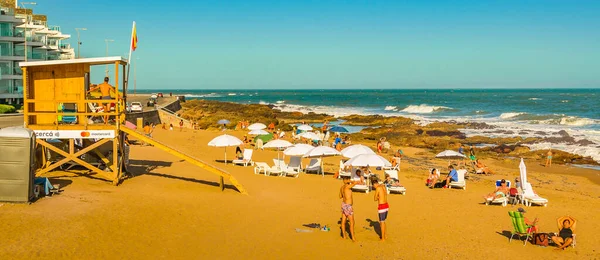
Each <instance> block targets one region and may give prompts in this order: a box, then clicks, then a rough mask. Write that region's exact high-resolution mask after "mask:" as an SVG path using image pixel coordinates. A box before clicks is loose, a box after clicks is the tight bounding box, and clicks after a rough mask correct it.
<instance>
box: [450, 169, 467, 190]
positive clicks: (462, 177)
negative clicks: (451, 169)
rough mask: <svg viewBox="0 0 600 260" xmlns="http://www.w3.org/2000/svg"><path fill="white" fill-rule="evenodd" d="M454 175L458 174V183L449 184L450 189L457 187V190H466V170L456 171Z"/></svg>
mask: <svg viewBox="0 0 600 260" xmlns="http://www.w3.org/2000/svg"><path fill="white" fill-rule="evenodd" d="M456 173H457V174H458V181H452V182H450V184H449V186H450V188H454V187H457V188H461V189H463V190H466V189H467V183H466V182H465V174H466V173H467V170H464V169H461V170H457V171H456Z"/></svg>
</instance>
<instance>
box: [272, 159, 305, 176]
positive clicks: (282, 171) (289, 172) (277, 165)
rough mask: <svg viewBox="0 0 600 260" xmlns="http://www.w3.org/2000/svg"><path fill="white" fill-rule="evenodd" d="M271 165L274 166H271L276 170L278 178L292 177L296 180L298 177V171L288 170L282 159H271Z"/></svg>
mask: <svg viewBox="0 0 600 260" xmlns="http://www.w3.org/2000/svg"><path fill="white" fill-rule="evenodd" d="M273 163H274V164H275V166H273V167H274V168H277V169H278V170H279V171H280V173H279V176H282V177H283V176H294V177H296V178H298V176H299V175H300V171H299V170H297V169H295V168H290V167H289V166H288V165H287V164H286V163H285V162H284V161H283V159H273Z"/></svg>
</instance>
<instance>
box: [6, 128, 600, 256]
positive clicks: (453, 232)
mask: <svg viewBox="0 0 600 260" xmlns="http://www.w3.org/2000/svg"><path fill="white" fill-rule="evenodd" d="M221 133H222V132H217V131H200V130H197V131H193V130H190V129H186V130H185V131H184V132H179V131H178V130H175V131H166V130H162V129H159V128H157V129H156V131H155V134H154V135H155V138H156V139H157V140H159V141H161V142H164V143H166V144H169V145H171V146H172V147H176V148H177V149H179V150H181V151H184V152H187V153H189V154H191V155H193V156H195V157H197V158H200V159H201V160H204V161H206V162H209V163H211V164H214V165H216V166H218V167H219V168H222V169H225V170H226V171H228V172H230V173H231V174H233V175H234V176H235V177H236V178H237V179H238V181H239V182H240V183H241V184H242V185H243V186H244V187H245V188H246V189H247V190H248V192H249V194H250V195H248V196H245V195H241V194H239V193H238V192H237V191H236V190H234V189H232V188H231V186H227V188H226V189H225V191H220V189H219V188H218V177H217V176H214V175H212V174H210V173H208V172H206V171H204V170H202V169H200V168H198V167H195V166H193V165H191V164H189V163H187V162H184V161H182V160H180V159H178V158H176V157H174V156H171V155H170V154H168V153H165V152H163V151H161V150H159V149H157V148H154V147H149V146H137V145H136V146H132V149H131V162H132V166H131V169H132V171H133V172H134V173H135V174H136V176H135V177H133V178H131V179H127V180H125V181H124V182H123V183H122V184H121V185H120V186H118V187H114V186H111V185H110V184H109V183H108V182H103V181H100V180H96V179H92V178H90V177H89V176H81V175H77V174H74V173H66V172H53V173H51V174H49V175H48V176H50V177H51V180H52V181H54V182H56V183H61V184H62V186H64V192H63V193H62V194H60V195H57V196H54V197H50V198H43V199H40V200H39V201H37V202H35V203H33V204H31V205H25V204H10V203H0V205H1V206H0V230H2V232H0V241H2V247H1V248H0V259H22V258H54V259H55V258H57V257H58V258H79V259H98V258H109V259H112V258H129V259H139V258H169V259H183V258H194V259H198V258H199V259H240V258H246V259H257V258H261V259H281V258H292V259H315V258H330V259H416V258H425V257H432V258H434V259H440V258H441V259H457V258H467V259H499V258H541V259H559V258H560V259H565V258H568V259H595V258H599V257H600V252H599V251H598V249H597V248H598V246H597V245H596V239H599V238H600V225H598V224H597V218H598V217H599V216H600V200H599V195H598V190H599V189H598V188H599V186H598V184H597V183H594V182H593V181H592V180H596V181H597V180H598V178H599V177H598V171H594V170H586V169H580V168H575V167H568V166H558V165H557V166H555V167H552V168H551V169H546V168H544V167H541V166H539V164H540V163H541V162H534V161H531V162H529V161H527V162H526V163H527V166H528V169H529V175H528V176H529V180H530V182H531V183H532V185H533V186H534V189H535V190H536V192H537V193H538V194H540V195H541V196H542V197H545V198H547V199H549V200H550V203H549V206H548V207H539V206H533V207H528V208H526V209H527V211H528V213H527V214H526V216H528V217H529V218H534V217H536V216H537V217H539V218H540V222H539V227H540V230H541V231H542V232H556V231H557V227H556V221H555V219H556V218H558V217H560V216H563V215H567V214H568V215H572V216H573V217H575V218H576V219H578V221H579V222H578V224H577V232H576V234H577V242H578V243H577V247H576V248H569V249H567V250H566V251H561V252H557V251H555V250H554V248H553V247H549V248H542V247H537V246H533V245H531V244H528V245H527V246H523V244H522V242H519V241H514V240H513V242H512V243H509V242H508V237H507V232H510V230H512V224H511V222H510V218H509V217H508V214H507V212H508V211H509V210H516V209H517V207H513V206H510V205H509V206H507V207H502V206H499V205H493V206H486V205H483V204H482V202H483V199H482V196H483V195H485V194H487V193H490V192H492V191H493V189H494V185H493V181H494V180H496V179H500V178H507V179H510V180H514V178H515V177H516V176H518V174H519V169H518V163H519V161H518V160H516V159H515V160H492V159H485V161H484V162H485V163H486V164H488V166H490V167H491V168H492V169H493V170H495V171H496V172H497V174H496V175H495V176H474V177H473V178H471V179H470V180H468V181H467V189H466V190H458V189H452V190H447V189H435V190H430V189H428V188H426V187H425V186H424V180H425V179H426V170H427V168H428V167H429V165H436V166H438V167H442V166H444V165H446V163H447V161H446V160H438V159H431V158H433V156H434V154H433V153H431V152H429V151H426V150H422V149H416V148H407V147H403V150H404V152H405V154H406V155H407V158H406V159H405V160H403V162H402V166H401V173H400V180H401V182H402V184H403V185H404V186H406V188H407V194H406V195H405V196H402V195H395V194H392V195H389V196H388V199H389V204H390V212H389V216H388V221H387V225H388V240H387V241H386V242H385V243H382V242H380V241H379V238H378V234H377V231H378V224H377V223H376V221H377V210H376V209H377V205H376V203H375V202H374V201H373V193H369V194H364V193H357V192H355V193H354V210H355V218H356V235H357V239H358V242H356V243H353V242H351V241H350V240H343V239H342V238H341V236H340V229H339V224H338V221H339V220H340V199H339V198H338V190H339V187H340V185H341V181H339V180H336V179H333V178H332V175H331V174H332V173H333V172H334V171H335V170H337V165H338V163H339V159H340V157H332V158H327V159H326V160H325V163H326V165H325V170H326V172H328V174H327V175H325V177H322V176H321V175H315V174H301V176H300V177H299V178H291V177H287V178H284V177H276V176H264V175H255V174H254V172H253V168H252V167H242V166H233V165H230V164H228V165H224V164H223V163H222V162H216V160H223V152H224V149H223V148H213V147H208V146H207V145H206V144H207V143H208V141H209V140H210V139H212V138H213V137H215V136H217V135H220V134H221ZM228 133H229V134H234V135H237V136H238V137H241V136H242V135H243V132H240V131H237V132H236V131H231V132H228ZM392 145H393V144H392ZM371 146H372V144H371ZM227 151H228V155H229V156H230V157H231V158H232V157H233V155H234V151H235V148H234V147H230V148H227ZM276 157H277V153H276V151H271V150H265V151H256V150H255V151H254V155H253V159H254V161H261V162H267V163H269V164H272V158H276ZM304 163H307V161H305V162H304ZM584 176H585V177H584ZM590 176H591V177H590ZM594 176H595V177H594ZM313 222H316V223H320V224H327V225H329V226H330V227H331V231H330V232H322V231H318V230H315V231H314V232H311V233H297V232H296V228H301V229H308V228H305V227H303V226H302V224H308V223H313Z"/></svg>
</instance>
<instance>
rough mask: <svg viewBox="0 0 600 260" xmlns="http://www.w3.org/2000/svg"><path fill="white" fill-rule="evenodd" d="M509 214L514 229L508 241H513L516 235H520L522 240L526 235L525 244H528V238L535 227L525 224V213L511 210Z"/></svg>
mask: <svg viewBox="0 0 600 260" xmlns="http://www.w3.org/2000/svg"><path fill="white" fill-rule="evenodd" d="M508 215H509V216H510V221H511V222H512V224H513V231H512V232H511V235H510V239H509V240H508V242H509V243H510V242H512V239H513V237H514V236H515V235H517V236H519V240H521V237H523V236H525V241H523V246H525V245H527V240H529V237H531V232H532V230H533V229H530V227H531V226H528V225H526V224H525V219H524V218H523V213H521V212H518V211H509V212H508ZM527 230H529V232H527Z"/></svg>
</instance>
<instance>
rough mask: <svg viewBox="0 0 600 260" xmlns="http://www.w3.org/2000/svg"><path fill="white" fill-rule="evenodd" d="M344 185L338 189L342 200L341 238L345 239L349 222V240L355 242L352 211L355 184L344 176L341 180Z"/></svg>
mask: <svg viewBox="0 0 600 260" xmlns="http://www.w3.org/2000/svg"><path fill="white" fill-rule="evenodd" d="M342 180H343V182H344V184H342V187H341V188H340V194H339V196H340V199H342V222H341V224H342V226H341V227H340V228H341V229H342V237H343V238H344V239H346V237H347V235H346V222H350V236H351V237H350V238H351V239H352V241H354V242H356V236H355V235H354V210H353V209H352V187H353V186H354V185H356V184H357V183H356V182H352V181H350V178H349V177H346V176H344V177H343V178H342Z"/></svg>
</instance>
